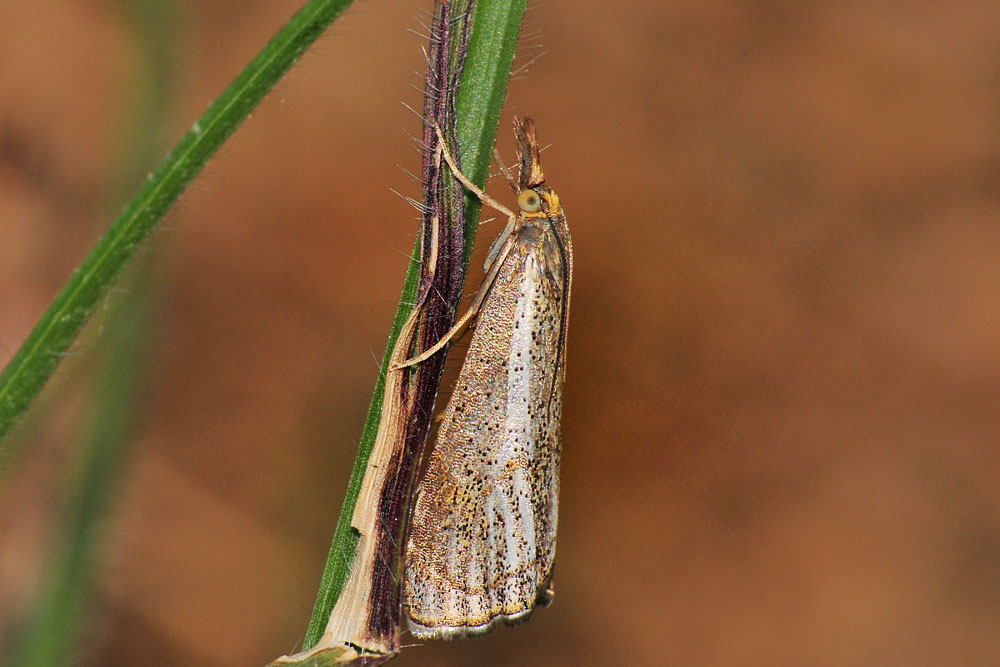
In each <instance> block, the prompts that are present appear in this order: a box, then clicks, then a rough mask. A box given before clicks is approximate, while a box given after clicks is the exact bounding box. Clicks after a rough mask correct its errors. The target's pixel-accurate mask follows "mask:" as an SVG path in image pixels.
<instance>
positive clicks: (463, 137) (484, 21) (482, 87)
mask: <svg viewBox="0 0 1000 667" xmlns="http://www.w3.org/2000/svg"><path fill="white" fill-rule="evenodd" d="M470 1H471V0H470ZM524 6H525V0H478V1H477V2H476V7H475V13H474V15H473V17H472V29H471V34H470V37H469V50H468V55H467V57H466V61H465V68H464V70H463V73H462V78H461V82H460V85H459V89H458V91H457V99H456V113H457V138H458V143H459V147H460V154H461V164H462V165H463V167H464V169H466V173H467V174H469V175H470V176H471V177H472V181H473V182H474V183H476V184H477V185H478V186H480V187H483V186H484V184H485V183H486V177H487V175H488V174H489V167H490V159H491V156H492V150H493V144H494V142H495V141H496V135H497V125H498V124H499V121H500V113H501V111H502V110H503V103H504V98H505V97H506V95H507V84H508V82H509V80H510V68H511V63H512V62H513V59H514V51H515V48H516V46H517V37H518V34H519V33H520V29H521V19H522V18H523V16H524ZM480 209H481V204H480V202H479V199H478V198H476V197H475V196H472V195H467V196H466V209H465V210H466V223H465V236H466V240H467V243H466V248H467V250H466V257H465V264H466V266H468V263H469V257H470V256H471V251H472V243H473V241H474V239H475V235H476V229H477V228H478V219H479V212H480ZM418 243H419V240H418ZM419 254H420V253H419V248H417V249H416V251H415V252H414V254H413V256H414V259H413V260H411V261H410V265H409V268H408V269H407V272H406V278H405V280H404V282H403V291H402V294H401V296H400V299H399V308H398V309H397V310H396V315H395V317H394V319H393V323H392V328H391V330H390V333H389V340H388V342H387V343H386V349H385V353H384V354H383V356H382V365H381V371H380V373H379V379H378V381H377V382H376V384H375V390H374V395H373V397H372V401H371V405H370V407H369V408H368V417H367V419H366V420H365V427H364V430H363V432H362V434H361V442H360V444H359V445H358V455H357V458H356V459H355V461H354V469H353V470H352V472H351V478H350V481H349V482H348V487H347V494H346V496H345V498H344V504H343V506H342V508H341V511H340V518H339V520H338V522H337V528H336V531H335V533H334V536H333V543H332V544H331V545H330V553H329V556H328V557H327V562H326V567H325V568H324V570H323V576H322V578H321V580H320V585H319V591H318V592H317V595H316V603H315V605H314V607H313V612H312V617H311V618H310V619H309V627H308V629H307V630H306V635H305V638H304V639H303V642H302V650H308V649H310V648H312V647H313V646H315V645H316V643H317V642H318V641H319V640H320V638H321V637H322V636H323V631H324V629H325V628H326V624H327V621H328V620H329V616H330V612H331V611H332V610H333V607H334V605H335V604H336V602H337V598H338V596H339V595H340V592H341V589H342V588H343V586H344V582H345V581H346V580H347V576H348V574H349V573H350V570H351V565H352V563H353V562H354V555H355V551H356V548H357V544H358V534H357V531H355V530H354V528H353V527H352V526H351V520H352V517H353V516H354V507H355V505H356V504H357V500H358V493H359V492H360V491H361V482H362V480H363V479H364V474H365V470H366V469H367V467H368V458H369V456H370V455H371V451H372V446H373V445H374V443H375V436H376V435H377V432H378V425H379V421H380V420H381V417H382V397H383V394H384V392H385V373H386V369H387V367H388V363H389V357H390V355H391V354H392V351H393V349H395V346H396V339H397V338H398V337H399V332H400V330H401V329H402V327H403V324H404V323H405V322H406V319H407V318H408V317H409V315H410V312H411V311H412V309H413V306H412V304H413V302H414V301H415V299H416V293H417V283H418V279H419V275H420V262H419V259H416V258H417V257H418V256H419Z"/></svg>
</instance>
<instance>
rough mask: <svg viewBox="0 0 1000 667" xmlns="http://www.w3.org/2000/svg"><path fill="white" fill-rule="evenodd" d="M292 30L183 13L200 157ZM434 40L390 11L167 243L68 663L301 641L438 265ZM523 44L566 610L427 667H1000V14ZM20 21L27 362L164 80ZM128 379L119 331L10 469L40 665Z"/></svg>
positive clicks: (229, 9) (292, 103)
mask: <svg viewBox="0 0 1000 667" xmlns="http://www.w3.org/2000/svg"><path fill="white" fill-rule="evenodd" d="M298 4H299V3H298V0H268V1H267V2H264V1H263V0H252V1H248V0H240V1H239V2H235V1H233V0H203V1H200V2H184V3H180V5H181V14H182V16H183V20H182V23H181V31H182V34H180V36H179V37H178V39H180V40H181V44H182V48H181V50H180V52H179V54H178V57H177V59H176V62H175V63H174V68H175V72H174V74H175V77H176V85H175V90H176V95H175V97H174V101H173V108H172V113H171V125H170V129H169V131H168V132H167V136H168V140H169V141H170V142H171V143H173V142H174V141H176V139H177V138H179V136H180V135H181V133H182V132H183V131H184V130H185V129H186V128H187V127H188V126H189V125H190V124H191V123H192V122H193V121H194V119H195V118H196V117H197V115H198V114H200V113H201V112H202V111H203V110H204V108H205V107H206V105H207V104H208V103H209V102H210V100H212V99H213V98H214V97H215V96H216V95H217V94H218V93H219V92H220V91H221V90H222V88H223V87H224V85H225V84H226V83H228V82H229V80H230V79H231V78H232V77H233V76H234V75H235V74H236V73H237V72H238V70H239V68H240V67H242V66H243V65H244V64H245V63H246V62H247V61H248V60H249V59H250V58H251V56H252V55H253V54H254V53H255V52H256V50H257V49H258V48H259V47H260V45H261V44H263V42H264V41H265V40H266V39H267V38H268V37H269V36H270V35H271V34H272V33H273V32H274V31H275V30H276V29H277V27H278V26H279V25H280V24H281V23H282V22H283V21H284V20H285V19H286V18H287V17H288V16H289V15H290V14H291V13H292V11H294V9H295V8H296V7H297V5H298ZM419 6H421V7H427V6H429V3H424V4H422V5H419ZM417 8H418V5H417V4H413V3H402V6H401V5H400V3H388V2H374V1H368V2H360V3H358V4H357V5H356V7H355V8H354V9H352V10H350V11H349V13H348V14H347V16H346V17H345V18H344V19H343V20H342V21H341V22H339V23H338V24H337V25H336V26H335V27H334V28H333V30H332V31H331V32H330V33H329V34H328V35H327V36H325V37H324V38H323V39H322V40H321V41H320V42H319V44H318V45H317V46H316V47H315V48H314V49H313V50H312V51H310V52H309V53H308V54H306V55H305V56H304V57H303V58H302V60H301V61H300V63H299V64H298V66H297V67H296V68H295V69H294V70H293V71H292V73H291V74H290V76H288V77H287V78H286V79H285V80H284V81H283V82H282V83H281V84H280V86H279V88H278V89H276V90H275V91H274V92H273V93H272V94H271V95H270V96H269V97H268V98H267V100H266V101H265V103H264V104H263V105H262V106H261V108H259V109H258V110H257V111H256V112H255V113H254V115H253V117H252V119H250V120H249V121H248V122H247V123H246V124H245V125H244V126H243V127H242V128H241V129H240V130H239V131H238V132H237V134H236V135H235V137H234V138H233V139H232V140H231V141H230V142H229V143H227V144H226V146H225V148H224V149H223V150H222V152H221V153H220V154H219V155H218V156H217V157H215V158H214V159H213V160H212V161H211V163H210V164H209V166H208V168H207V170H206V172H205V173H204V175H202V176H200V177H199V178H198V180H197V181H196V183H195V186H194V187H193V188H192V189H191V190H189V191H188V192H187V193H186V194H185V195H184V197H183V199H182V201H181V203H180V205H179V206H177V207H176V208H175V209H174V210H173V211H172V212H171V213H170V214H169V215H168V216H167V218H166V220H165V222H164V224H163V225H162V227H161V229H160V230H159V231H158V232H157V233H156V234H155V237H154V238H153V239H152V240H151V241H149V242H148V243H147V244H146V245H145V248H144V250H145V254H147V255H153V256H154V260H153V261H154V262H155V266H156V267H157V271H158V273H159V274H160V276H161V277H162V279H163V286H162V288H161V289H160V292H161V297H162V306H161V307H160V308H158V309H157V310H156V312H155V316H154V322H153V324H154V327H155V330H156V333H155V336H154V340H153V341H151V345H152V346H153V347H152V350H151V354H152V358H153V360H152V361H151V363H150V366H149V369H148V380H147V381H148V387H147V390H146V392H145V395H144V397H143V400H142V402H141V406H142V414H141V427H140V428H139V431H138V434H137V436H136V442H135V448H134V453H133V454H132V457H131V458H132V460H131V463H130V466H129V470H128V474H127V479H126V481H125V483H124V485H123V488H122V489H121V491H120V493H119V495H118V499H117V502H116V503H115V505H114V511H113V523H112V525H111V526H109V528H108V530H107V540H106V544H105V548H104V551H103V553H102V558H101V562H102V568H101V580H100V584H99V586H98V589H99V592H98V596H97V600H96V604H95V607H94V609H93V611H92V613H91V614H89V615H88V621H89V624H90V625H89V630H88V634H87V636H86V638H85V641H84V646H83V648H82V649H81V652H80V654H79V655H77V656H75V657H74V660H75V662H76V663H77V664H83V665H91V664H93V665H97V664H100V665H135V664H143V665H213V666H214V665H260V664H263V663H265V662H266V661H267V660H269V659H271V658H274V657H276V656H277V655H279V654H281V653H285V652H288V651H291V650H293V649H294V648H295V647H296V645H297V642H298V641H299V639H300V638H301V636H302V633H303V632H304V629H305V626H306V622H307V619H308V616H309V612H310V610H311V608H312V603H313V599H314V595H315V587H316V584H317V582H318V580H319V576H320V572H321V570H322V566H323V562H324V559H325V557H326V552H327V548H328V545H329V539H330V536H331V535H332V533H333V527H334V523H335V521H336V517H337V515H338V512H339V507H340V502H341V500H342V497H343V493H344V488H345V485H346V480H347V476H348V473H349V469H350V465H351V461H352V460H353V452H354V448H355V445H356V440H357V437H358V435H359V434H360V432H361V427H362V423H363V419H364V414H365V411H366V408H367V404H368V400H369V398H370V394H371V388H372V386H373V383H374V381H375V376H376V363H375V361H374V360H373V355H375V356H381V353H382V349H383V346H384V343H385V336H386V334H387V331H388V327H389V323H390V319H391V315H392V312H393V310H394V307H395V300H396V298H397V297H398V294H399V289H400V286H401V284H402V277H403V273H404V270H405V264H406V254H407V253H408V252H409V249H410V247H411V246H412V243H413V239H414V236H415V234H416V229H417V226H416V222H415V220H414V219H413V218H414V213H413V211H412V210H411V209H410V208H409V207H408V206H407V205H406V204H405V203H404V202H403V201H402V200H400V199H399V198H397V197H395V196H394V195H393V194H392V193H391V192H390V191H389V188H395V189H397V190H400V191H401V192H403V193H405V194H409V195H415V194H416V188H415V186H413V185H412V184H411V183H410V182H409V180H408V179H407V178H406V177H405V176H404V175H403V174H402V172H400V171H399V170H398V169H397V168H396V165H397V164H398V165H402V166H404V167H407V168H409V169H411V170H415V169H416V168H417V165H418V157H417V154H416V153H415V152H414V151H413V149H412V147H411V145H410V143H409V139H408V138H407V136H406V133H407V132H409V133H416V132H417V128H418V121H417V119H416V118H414V117H413V116H412V115H411V114H410V113H409V112H408V111H406V110H405V109H404V108H403V107H402V106H401V105H400V104H399V103H400V101H406V102H408V103H410V104H411V105H419V102H420V94H419V93H418V92H416V91H414V90H413V89H411V88H409V85H410V84H416V85H418V86H419V85H420V78H419V76H417V75H414V74H413V70H421V69H422V67H423V61H422V58H421V55H420V50H419V47H420V45H421V44H422V42H423V40H422V39H421V38H420V37H418V36H416V35H413V34H411V33H409V32H407V28H410V27H413V28H417V25H416V23H415V22H414V20H413V19H414V17H415V16H416V15H417ZM527 21H528V23H527V25H526V32H529V33H531V32H540V33H541V37H537V38H532V39H531V40H529V41H531V42H533V43H541V44H543V45H544V48H545V49H546V50H547V54H546V55H544V57H542V58H541V59H540V60H539V61H538V62H537V63H536V64H535V65H534V66H533V67H532V68H531V69H530V72H529V73H528V74H527V75H526V76H523V77H520V78H519V79H518V80H516V81H515V82H514V83H513V85H512V87H511V90H510V96H509V100H508V105H507V115H506V117H505V119H504V121H503V124H502V126H501V135H500V141H499V144H498V145H499V147H500V148H501V150H502V151H503V152H504V154H506V155H509V154H510V152H511V149H512V139H511V135H510V132H509V129H508V128H509V124H508V123H509V115H511V114H513V113H518V114H530V115H532V116H534V117H535V119H536V121H537V123H538V126H539V132H540V135H541V138H542V141H543V143H551V147H550V148H549V149H548V150H547V151H546V153H545V157H544V161H545V167H546V172H547V174H548V176H549V181H550V183H551V184H552V185H553V187H555V188H556V189H557V191H558V192H559V193H560V195H561V197H562V199H563V201H564V203H565V206H566V209H567V211H568V214H569V220H570V225H571V227H572V229H573V234H574V245H575V249H576V276H575V283H574V290H575V291H574V295H573V312H572V318H571V327H570V343H569V351H568V370H569V379H568V383H567V385H566V391H565V408H564V414H565V418H564V419H565V423H564V438H565V443H564V463H563V465H564V468H563V479H562V502H561V520H560V529H559V557H558V567H557V578H556V587H557V596H556V599H555V602H554V603H553V605H552V606H551V608H549V609H545V610H541V611H539V612H538V613H537V614H536V615H535V617H534V618H533V619H532V620H531V621H530V622H529V623H528V624H526V625H524V626H521V627H519V628H516V629H501V630H499V631H497V632H495V633H493V634H492V635H491V636H489V637H487V638H484V639H480V640H476V641H469V642H463V643H453V644H433V645H425V646H422V647H414V648H408V649H407V650H405V651H404V653H403V656H402V657H401V658H399V659H398V661H397V662H396V663H394V664H398V665H400V666H401V667H402V666H403V665H477V666H481V665H498V666H502V665H515V666H518V667H525V666H533V665H567V666H568V665H614V664H620V665H666V664H677V665H689V664H704V665H710V664H711V665H748V664H754V665H756V664H759V665H764V664H769V665H770V664H809V665H878V664H910V665H939V664H987V663H993V662H996V661H997V660H1000V484H998V472H1000V448H998V447H997V434H998V429H1000V261H998V260H1000V179H998V177H1000V143H998V140H1000V130H998V128H1000V50H998V48H997V35H998V34H1000V3H997V2H995V1H987V0H980V1H971V0H969V1H962V0H959V1H958V2H952V3H925V2H900V1H896V2H893V1H890V2H884V3H856V2H849V3H833V4H832V5H831V4H830V3H820V2H778V3H763V2H753V1H732V2H725V1H713V0H709V1H708V2H704V1H701V0H699V1H697V2H695V1H692V0H679V1H678V2H670V3H654V2H640V1H638V0H626V1H625V2H621V3H597V2H590V3H580V2H577V3H563V2H553V1H551V0H550V1H549V2H547V3H544V4H539V6H537V7H535V8H533V9H531V10H529V13H528V19H527ZM0 25H3V26H4V28H3V31H2V32H3V35H2V36H0V361H4V362H5V361H6V360H7V359H9V357H10V355H12V354H13V352H14V351H15V350H16V349H17V346H18V345H19V344H20V342H21V341H22V340H23V338H24V336H26V335H27V333H28V331H29V330H30V327H31V325H32V324H33V322H34V321H35V320H36V319H37V318H38V317H39V316H40V315H41V313H42V311H43V310H44V308H45V306H46V305H47V304H48V303H49V301H50V300H51V299H52V298H53V296H54V295H55V293H56V291H57V290H58V288H59V287H60V285H61V284H62V283H63V282H64V281H65V280H66V279H67V277H68V276H69V275H70V273H71V271H72V270H73V268H74V267H75V266H76V264H77V263H78V262H79V261H80V260H81V259H82V258H83V257H84V255H85V253H86V252H87V250H88V248H89V247H90V246H91V245H92V244H93V243H94V241H95V240H96V238H97V237H98V235H99V233H100V231H101V230H102V229H104V228H106V226H107V224H108V221H109V220H110V215H109V213H108V211H109V210H111V211H117V210H118V207H119V206H120V203H121V201H122V200H121V199H116V200H115V201H114V202H113V205H111V206H109V202H108V197H107V193H108V183H110V182H112V181H113V178H114V176H115V174H116V173H118V169H119V167H118V165H117V162H116V160H117V153H116V150H115V148H114V147H115V146H116V145H119V144H118V143H116V142H119V141H120V136H121V134H120V132H119V129H120V128H119V126H120V123H121V122H122V118H123V111H122V104H123V102H122V100H123V99H125V98H126V97H127V96H128V95H129V94H131V91H130V89H129V86H130V85H132V78H131V77H132V76H133V75H134V72H133V69H132V68H133V62H134V58H135V48H134V45H133V44H131V43H130V33H129V32H128V30H127V26H126V25H125V23H124V21H123V20H122V17H121V12H120V9H119V7H118V3H114V2H102V1H99V0H89V1H83V2H81V1H79V0H74V1H70V0H61V1H57V2H52V3H14V2H8V3H3V4H2V5H0ZM535 53H537V52H536V51H531V50H527V51H525V52H524V54H523V55H524V56H525V57H530V56H531V55H533V54H535ZM523 60H524V58H522V61H523ZM149 166H150V168H151V167H152V166H153V165H149ZM137 185H138V184H137V183H133V184H131V187H130V188H129V190H130V191H132V190H134V188H135V187H137ZM491 189H492V190H493V191H494V192H495V193H496V194H497V195H498V196H504V197H506V196H507V194H506V193H505V191H504V189H503V187H502V184H500V183H499V182H495V183H494V184H493V185H492V186H491ZM492 232H493V229H491V228H487V230H486V231H485V233H486V234H487V235H490V234H492ZM486 245H487V244H486V243H484V242H482V240H481V242H480V245H479V254H480V255H481V254H482V253H483V252H484V248H485V247H486ZM471 275H472V280H476V279H477V276H478V275H479V273H478V269H474V271H473V273H472V274H471ZM469 289H470V290H471V289H472V288H471V287H470V288H469ZM100 345H101V334H100V331H99V322H98V323H95V326H91V327H89V328H88V331H87V333H86V335H85V336H84V337H83V338H82V339H81V342H80V343H79V344H78V345H77V346H76V347H75V348H74V350H73V354H72V355H71V359H69V363H68V364H64V365H63V366H62V367H61V368H60V370H59V371H58V373H57V376H56V378H55V381H54V382H53V383H51V384H50V386H49V388H48V390H47V392H46V393H45V395H44V396H43V397H42V399H41V400H40V401H39V403H38V405H37V406H36V408H35V410H34V413H35V414H34V415H33V416H31V417H29V419H28V420H27V422H25V423H23V424H22V425H21V426H19V427H18V429H17V433H15V434H14V440H17V439H18V438H21V439H25V438H31V439H33V442H32V444H34V445H35V448H34V450H33V453H32V455H31V456H30V457H28V458H26V459H25V460H18V459H17V458H16V457H14V456H13V455H10V454H5V453H4V451H3V449H0V466H3V467H7V468H10V469H9V470H6V471H5V475H6V476H7V479H8V482H7V483H6V486H5V487H4V488H3V489H2V491H0V610H2V611H0V624H8V625H7V626H6V627H8V628H9V627H10V626H9V623H10V622H11V621H12V618H13V617H14V615H15V614H16V613H17V611H18V610H20V609H23V607H24V605H25V604H26V603H27V602H28V601H29V600H30V599H31V596H32V594H33V591H34V590H35V589H34V587H35V585H36V583H37V579H36V577H37V574H38V561H39V554H41V553H43V552H44V547H45V545H46V543H47V540H48V539H49V538H50V535H51V530H52V527H53V522H52V519H53V516H54V515H55V511H56V509H57V508H58V507H59V502H60V501H61V499H62V497H61V495H60V494H61V488H62V483H63V481H64V478H65V474H66V473H65V470H66V466H67V464H68V463H70V462H71V461H72V460H73V455H74V451H75V449H74V445H75V444H76V443H77V439H76V438H75V437H74V435H73V433H74V429H73V423H74V419H76V414H77V412H79V410H80V408H81V406H82V405H83V404H84V401H83V398H84V396H83V395H82V394H84V393H85V389H86V386H87V384H86V381H85V378H86V369H87V367H88V360H89V359H90V358H91V357H92V356H93V353H94V352H95V350H98V349H100ZM457 363H458V362H457V361H452V362H451V365H452V366H455V365H456V364H457ZM32 421H34V422H36V423H35V425H34V426H31V425H30V424H31V422H32ZM5 444H6V443H5ZM8 451H10V450H8Z"/></svg>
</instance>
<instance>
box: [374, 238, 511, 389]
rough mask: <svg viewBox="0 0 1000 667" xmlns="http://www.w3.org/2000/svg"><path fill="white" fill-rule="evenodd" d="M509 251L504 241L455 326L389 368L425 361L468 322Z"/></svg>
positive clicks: (488, 289)
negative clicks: (419, 350) (421, 349)
mask: <svg viewBox="0 0 1000 667" xmlns="http://www.w3.org/2000/svg"><path fill="white" fill-rule="evenodd" d="M509 252H510V243H505V244H504V246H503V247H502V248H501V249H500V250H499V251H498V252H497V257H496V259H495V260H494V261H493V264H492V266H490V270H489V271H488V272H487V274H486V278H484V279H483V285H482V287H480V288H479V291H478V292H476V297H475V298H474V299H473V300H472V305H471V306H469V310H468V311H467V312H466V313H465V315H462V317H461V318H459V320H458V321H457V322H455V326H453V327H452V328H451V329H449V330H448V333H446V334H445V335H444V336H442V337H441V340H439V341H438V342H436V343H434V345H432V346H431V347H429V348H427V349H426V350H424V351H423V352H421V353H420V354H418V355H417V356H415V357H411V358H409V359H407V360H406V361H401V362H399V363H398V364H392V365H390V366H389V370H393V371H398V370H399V369H401V368H406V367H407V366H412V365H414V364H419V363H420V362H421V361H426V360H427V359H429V358H430V357H431V356H432V355H433V354H435V353H436V352H438V351H439V350H440V349H441V348H442V347H444V346H445V345H447V344H448V341H450V340H451V339H452V338H454V337H455V335H456V334H458V332H459V331H461V330H462V329H463V328H464V327H465V325H466V324H468V323H469V320H471V319H472V318H473V317H475V316H476V314H477V313H478V312H479V308H480V307H482V305H483V301H485V300H486V295H487V294H489V293H490V289H491V288H492V287H493V281H494V280H496V277H497V274H498V273H499V272H500V267H501V266H502V265H503V260H504V259H506V258H507V254H508V253H509Z"/></svg>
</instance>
